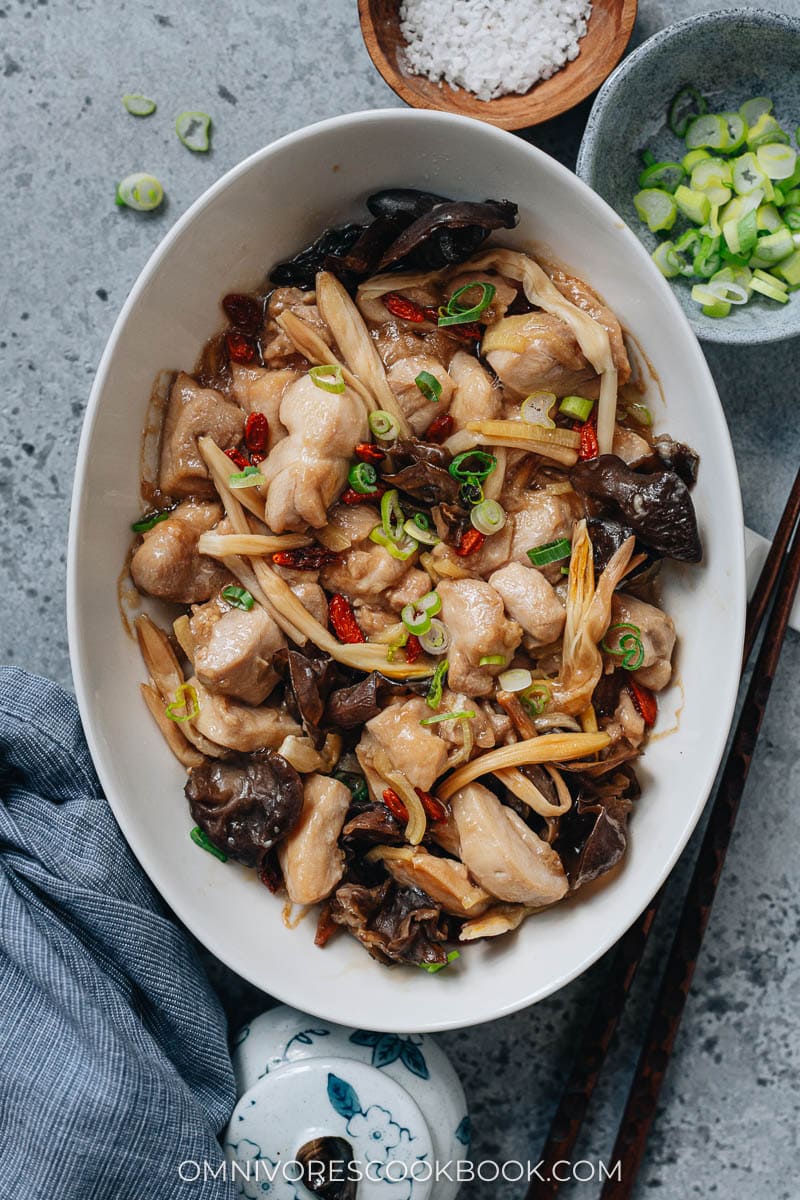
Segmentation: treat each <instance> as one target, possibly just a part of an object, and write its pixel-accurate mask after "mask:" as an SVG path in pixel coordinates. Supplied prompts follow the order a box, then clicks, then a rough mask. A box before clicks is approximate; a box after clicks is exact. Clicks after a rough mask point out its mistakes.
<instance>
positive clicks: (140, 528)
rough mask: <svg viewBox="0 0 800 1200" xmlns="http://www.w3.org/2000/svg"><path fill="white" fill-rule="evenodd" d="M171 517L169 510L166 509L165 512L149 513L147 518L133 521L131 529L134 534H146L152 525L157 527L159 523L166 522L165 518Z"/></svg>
mask: <svg viewBox="0 0 800 1200" xmlns="http://www.w3.org/2000/svg"><path fill="white" fill-rule="evenodd" d="M171 515H172V510H171V509H167V510H166V511H165V512H157V513H151V514H150V515H149V516H147V517H142V518H141V520H139V521H134V522H133V524H132V525H131V529H132V530H133V532H134V533H147V532H149V530H151V529H152V528H153V526H154V525H158V523H159V522H160V521H166V519H167V517H169V516H171Z"/></svg>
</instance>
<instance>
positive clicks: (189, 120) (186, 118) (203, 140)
mask: <svg viewBox="0 0 800 1200" xmlns="http://www.w3.org/2000/svg"><path fill="white" fill-rule="evenodd" d="M175 132H176V133H177V135H178V137H179V138H180V140H181V141H182V142H183V144H184V146H186V148H187V150H193V151H194V153H195V154H205V153H206V151H207V150H208V147H209V145H210V144H211V142H210V137H211V117H210V116H209V115H208V113H204V112H182V113H179V114H178V116H177V117H176V119H175Z"/></svg>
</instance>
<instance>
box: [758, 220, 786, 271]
mask: <svg viewBox="0 0 800 1200" xmlns="http://www.w3.org/2000/svg"><path fill="white" fill-rule="evenodd" d="M793 250H794V241H793V240H792V234H791V231H790V230H789V229H787V228H786V226H785V225H784V226H782V228H781V229H779V230H778V231H777V233H768V234H766V235H765V236H764V237H760V238H759V239H758V241H757V243H756V254H757V255H758V257H759V258H760V259H763V260H764V262H766V263H767V264H768V265H771V264H772V263H778V262H780V261H781V259H782V258H788V256H789V255H790V254H791V253H792V251H793Z"/></svg>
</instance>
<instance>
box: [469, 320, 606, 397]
mask: <svg viewBox="0 0 800 1200" xmlns="http://www.w3.org/2000/svg"><path fill="white" fill-rule="evenodd" d="M483 349H484V353H485V355H486V359H487V361H488V362H489V364H490V366H491V368H492V370H493V371H495V372H496V374H497V376H498V377H499V379H500V382H501V383H502V384H503V387H504V388H506V389H507V391H509V392H512V393H513V394H514V395H515V396H518V397H520V398H522V397H523V396H528V395H530V393H531V392H540V391H542V392H554V393H555V394H556V396H568V395H573V394H577V395H580V396H587V397H592V398H594V397H596V396H597V395H598V394H599V391H600V382H599V377H598V375H597V373H596V372H595V370H594V368H593V367H592V366H590V364H589V363H588V362H587V360H586V359H585V358H584V356H583V352H582V350H581V348H580V346H579V345H578V342H577V339H576V337H575V335H574V333H573V332H572V330H571V329H570V327H569V325H567V324H566V323H565V322H564V321H562V320H561V318H560V317H556V316H553V315H552V314H551V313H546V312H541V311H538V310H537V311H535V312H529V313H522V314H519V315H518V316H514V317H505V318H503V320H502V321H497V322H496V323H495V324H494V325H492V326H490V328H489V331H488V333H487V335H486V337H485V338H484V346H483Z"/></svg>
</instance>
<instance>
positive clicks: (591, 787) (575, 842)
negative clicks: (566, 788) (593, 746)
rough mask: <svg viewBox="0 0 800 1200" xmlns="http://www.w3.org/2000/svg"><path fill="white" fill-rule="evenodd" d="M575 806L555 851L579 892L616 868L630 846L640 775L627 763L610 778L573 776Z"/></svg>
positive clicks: (565, 819) (563, 824) (562, 825)
mask: <svg viewBox="0 0 800 1200" xmlns="http://www.w3.org/2000/svg"><path fill="white" fill-rule="evenodd" d="M571 783H572V789H573V790H574V789H575V788H577V799H576V800H575V803H574V805H573V807H572V808H571V809H570V811H569V812H568V813H566V814H565V815H564V816H563V817H562V818H561V820H560V824H559V831H558V839H557V840H556V843H555V848H556V850H557V851H558V853H559V854H560V856H561V861H562V863H563V864H564V870H565V871H566V873H567V878H568V880H569V884H570V888H571V890H572V891H577V889H578V888H580V887H583V885H584V884H585V883H590V882H591V881H592V880H593V879H597V878H599V877H600V876H601V875H604V874H605V873H606V872H607V871H610V870H611V868H612V867H614V866H616V864H617V863H618V862H619V860H620V859H621V858H622V856H623V855H624V853H625V851H626V849H627V846H628V817H629V815H630V812H631V810H632V808H633V803H634V801H635V800H636V799H638V796H639V784H638V780H637V778H636V773H635V772H634V770H633V768H632V767H631V766H630V765H629V764H624V765H623V766H621V767H620V768H619V769H618V770H617V771H615V773H614V775H613V776H611V777H610V778H605V777H603V778H602V779H600V780H598V779H595V778H592V777H591V776H587V775H580V776H572V780H571Z"/></svg>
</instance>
